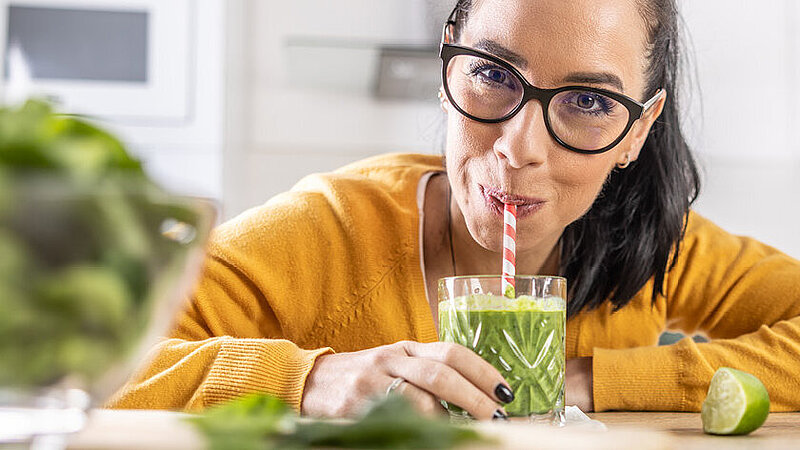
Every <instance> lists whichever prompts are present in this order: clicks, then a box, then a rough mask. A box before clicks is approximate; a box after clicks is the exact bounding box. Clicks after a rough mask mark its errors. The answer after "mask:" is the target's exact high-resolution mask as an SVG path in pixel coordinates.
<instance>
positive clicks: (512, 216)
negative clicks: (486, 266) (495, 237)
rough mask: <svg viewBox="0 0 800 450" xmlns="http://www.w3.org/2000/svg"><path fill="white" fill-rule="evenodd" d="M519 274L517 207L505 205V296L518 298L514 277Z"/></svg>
mask: <svg viewBox="0 0 800 450" xmlns="http://www.w3.org/2000/svg"><path fill="white" fill-rule="evenodd" d="M516 272H517V205H509V204H508V203H506V204H505V211H504V212H503V283H502V289H503V295H505V296H506V297H509V298H516V292H515V288H514V276H515V275H516Z"/></svg>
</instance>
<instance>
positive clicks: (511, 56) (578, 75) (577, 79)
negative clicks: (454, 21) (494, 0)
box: [475, 39, 625, 92]
mask: <svg viewBox="0 0 800 450" xmlns="http://www.w3.org/2000/svg"><path fill="white" fill-rule="evenodd" d="M475 48H477V49H478V50H483V51H485V52H487V53H491V54H493V55H494V56H497V57H498V58H500V59H503V60H505V61H507V62H509V63H511V64H512V65H513V66H515V67H517V68H518V69H520V70H526V69H527V68H528V61H527V60H525V58H523V57H522V56H521V55H520V54H519V53H517V52H515V51H513V50H511V49H509V48H507V47H504V46H503V45H502V44H500V43H498V42H497V41H493V40H490V39H481V40H479V41H478V42H476V43H475ZM563 82H564V83H577V84H605V85H609V86H613V87H615V88H616V89H618V90H619V91H620V92H625V87H624V85H623V84H622V79H620V77H618V76H617V75H614V74H613V73H610V72H575V73H571V74H569V75H567V76H566V77H564V79H563Z"/></svg>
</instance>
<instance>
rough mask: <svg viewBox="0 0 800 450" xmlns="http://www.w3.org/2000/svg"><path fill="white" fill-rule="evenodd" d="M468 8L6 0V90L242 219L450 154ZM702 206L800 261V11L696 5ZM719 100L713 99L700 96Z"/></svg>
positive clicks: (393, 0)
mask: <svg viewBox="0 0 800 450" xmlns="http://www.w3.org/2000/svg"><path fill="white" fill-rule="evenodd" d="M453 3H454V0H446V1H445V0H441V1H436V0H380V1H375V0H293V1H277V0H82V1H81V0H0V27H1V28H2V29H0V49H4V51H2V52H1V53H0V58H2V59H0V66H1V68H2V75H3V76H2V77H0V95H2V98H3V99H4V100H5V101H17V100H18V99H19V98H20V96H22V95H26V94H28V93H36V94H38V95H46V96H48V97H50V98H51V99H53V100H54V101H56V102H58V103H60V104H61V107H62V109H64V110H66V111H70V112H77V113H81V114H86V115H90V116H93V117H95V118H97V120H99V121H100V122H102V123H103V124H105V126H107V127H110V128H111V129H112V130H113V131H115V132H116V133H118V134H120V135H121V136H122V137H123V139H124V140H125V141H126V142H127V143H128V144H129V145H130V147H131V149H132V150H133V151H134V152H135V153H137V154H138V155H139V156H140V157H141V158H142V159H143V160H144V162H145V164H146V166H147V168H148V170H149V171H150V173H151V174H152V175H154V176H155V177H157V178H158V179H159V180H160V181H161V182H162V183H164V184H165V185H167V186H169V187H170V188H172V189H173V190H177V191H180V192H183V193H188V194H192V195H199V196H205V197H212V198H214V199H216V200H217V201H218V202H219V204H220V206H221V209H222V218H223V219H227V218H230V217H233V216H235V215H236V214H238V213H240V212H242V211H243V210H245V209H246V208H248V207H251V206H255V205H258V204H261V203H263V202H264V201H266V200H267V199H268V198H270V197H271V196H273V195H275V194H276V193H279V192H281V191H284V190H287V189H289V188H290V187H291V186H292V185H293V184H294V183H295V182H296V181H297V180H299V179H300V178H301V177H302V176H304V175H306V174H308V173H312V172H318V171H327V170H331V169H334V168H337V167H339V166H341V165H344V164H346V163H349V162H351V161H355V160H358V159H361V158H364V157H367V156H370V155H375V154H379V153H384V152H395V151H401V152H424V153H439V151H440V149H441V147H442V141H443V132H444V129H443V117H442V113H441V111H440V109H439V107H438V103H437V101H436V89H437V87H438V84H439V61H438V58H437V56H436V48H437V44H438V39H439V33H440V30H441V23H442V21H443V20H444V18H445V16H446V15H447V13H448V12H449V11H450V9H451V8H452V6H453ZM681 7H682V9H683V14H684V18H685V22H686V26H687V28H688V31H689V35H690V38H691V39H690V47H691V49H692V50H693V52H694V56H693V58H692V59H693V61H692V72H691V76H692V78H693V79H694V81H695V82H696V85H697V87H696V88H695V89H694V90H692V91H691V92H690V93H689V96H688V99H689V100H690V102H689V103H688V104H687V106H688V107H687V112H686V116H685V117H686V121H685V126H686V131H687V133H688V134H689V136H690V137H691V142H692V144H693V147H694V148H695V149H696V150H697V153H698V155H699V158H700V160H701V163H702V166H703V172H704V186H703V192H702V194H701V196H700V199H699V200H698V202H697V204H696V209H697V210H698V211H700V212H701V213H703V214H705V215H706V216H708V217H710V218H711V219H713V220H715V221H716V222H717V223H719V224H720V225H722V226H724V227H725V228H727V229H729V230H730V231H733V232H735V233H738V234H745V235H751V236H755V237H757V238H759V239H761V240H763V241H765V242H767V243H769V244H771V245H774V246H776V247H778V248H780V249H782V250H784V251H786V252H788V253H789V254H791V255H793V256H794V257H800V232H798V223H800V202H799V201H798V194H800V139H798V138H797V135H798V132H799V131H800V108H799V105H800V4H799V2H797V1H796V0H773V1H769V2H755V1H752V0H703V1H692V0H684V1H682V2H681ZM701 99H702V100H701Z"/></svg>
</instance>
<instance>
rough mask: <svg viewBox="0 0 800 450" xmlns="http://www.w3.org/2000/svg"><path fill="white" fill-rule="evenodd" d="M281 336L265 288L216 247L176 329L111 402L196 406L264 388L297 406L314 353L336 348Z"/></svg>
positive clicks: (115, 405)
mask: <svg viewBox="0 0 800 450" xmlns="http://www.w3.org/2000/svg"><path fill="white" fill-rule="evenodd" d="M281 337H282V333H281V327H280V323H279V321H278V320H277V318H276V317H275V315H274V314H272V311H271V309H270V308H269V305H268V303H267V302H266V300H265V299H264V298H263V295H262V294H261V293H260V292H259V291H258V290H257V289H255V288H254V287H253V284H252V282H251V281H250V280H249V279H248V277H246V276H245V275H243V273H242V272H241V271H239V270H237V268H236V267H234V266H233V265H232V264H231V263H230V262H228V261H226V260H225V259H223V258H221V257H219V256H215V255H214V253H213V252H212V254H211V256H209V257H208V258H207V261H206V266H205V268H204V270H203V275H202V276H201V278H200V282H199V285H198V287H197V289H196V291H195V293H194V295H193V296H192V298H191V300H190V301H189V302H188V304H187V305H186V308H185V309H184V311H182V312H181V313H180V315H179V318H178V320H177V324H176V326H175V329H174V331H173V333H172V335H171V336H170V337H169V338H167V339H165V340H163V341H161V342H160V343H159V344H158V345H157V346H155V347H154V348H153V349H152V350H151V352H150V354H149V355H148V357H147V361H149V362H148V363H147V364H146V365H145V367H144V368H143V369H142V370H141V371H140V372H139V373H137V374H136V375H135V376H134V377H133V378H132V379H131V380H130V381H129V382H128V383H127V385H126V386H124V387H123V388H122V389H121V390H120V391H119V392H118V393H117V394H116V395H115V396H114V397H112V399H111V400H110V401H109V402H108V404H107V406H109V407H112V408H126V409H173V410H181V409H186V410H199V409H203V408H205V407H207V406H210V405H214V404H217V403H221V402H224V401H227V400H230V399H233V398H235V397H238V396H241V395H243V394H247V393H252V392H265V393H268V394H271V395H274V396H276V397H278V398H280V399H282V400H284V401H285V402H286V403H287V404H289V405H291V406H292V407H294V408H295V409H296V410H299V409H300V403H301V400H302V395H303V388H304V386H305V380H306V377H307V375H308V373H309V372H310V371H311V369H312V367H313V365H314V361H315V360H316V358H317V357H318V356H319V355H322V354H325V353H328V352H331V351H332V350H331V349H330V348H318V349H309V350H306V349H302V348H300V347H298V346H297V345H295V344H294V343H292V342H290V341H288V340H285V339H282V338H281Z"/></svg>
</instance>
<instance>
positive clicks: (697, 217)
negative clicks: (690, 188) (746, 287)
mask: <svg viewBox="0 0 800 450" xmlns="http://www.w3.org/2000/svg"><path fill="white" fill-rule="evenodd" d="M775 258H777V259H781V260H786V261H791V262H792V263H796V262H797V261H794V260H793V259H792V258H791V257H789V256H788V255H786V254H785V253H783V252H781V251H780V250H778V249H775V248H774V247H771V246H769V245H767V244H765V243H763V242H760V241H759V240H757V239H755V238H752V237H749V236H740V235H736V234H734V233H731V232H729V231H726V230H725V229H723V228H722V227H720V226H718V225H717V224H715V223H714V222H713V221H711V220H709V219H708V218H706V217H704V216H702V215H701V214H699V213H697V212H695V211H690V212H689V214H688V216H687V223H686V232H685V233H684V237H683V240H682V242H681V248H680V254H679V255H678V259H677V261H676V266H681V265H683V266H685V268H686V269H688V268H690V267H694V269H698V268H699V267H703V266H713V265H724V264H736V265H737V266H740V267H749V266H752V265H754V264H758V263H759V262H761V261H764V260H767V259H770V260H772V259H775Z"/></svg>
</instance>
